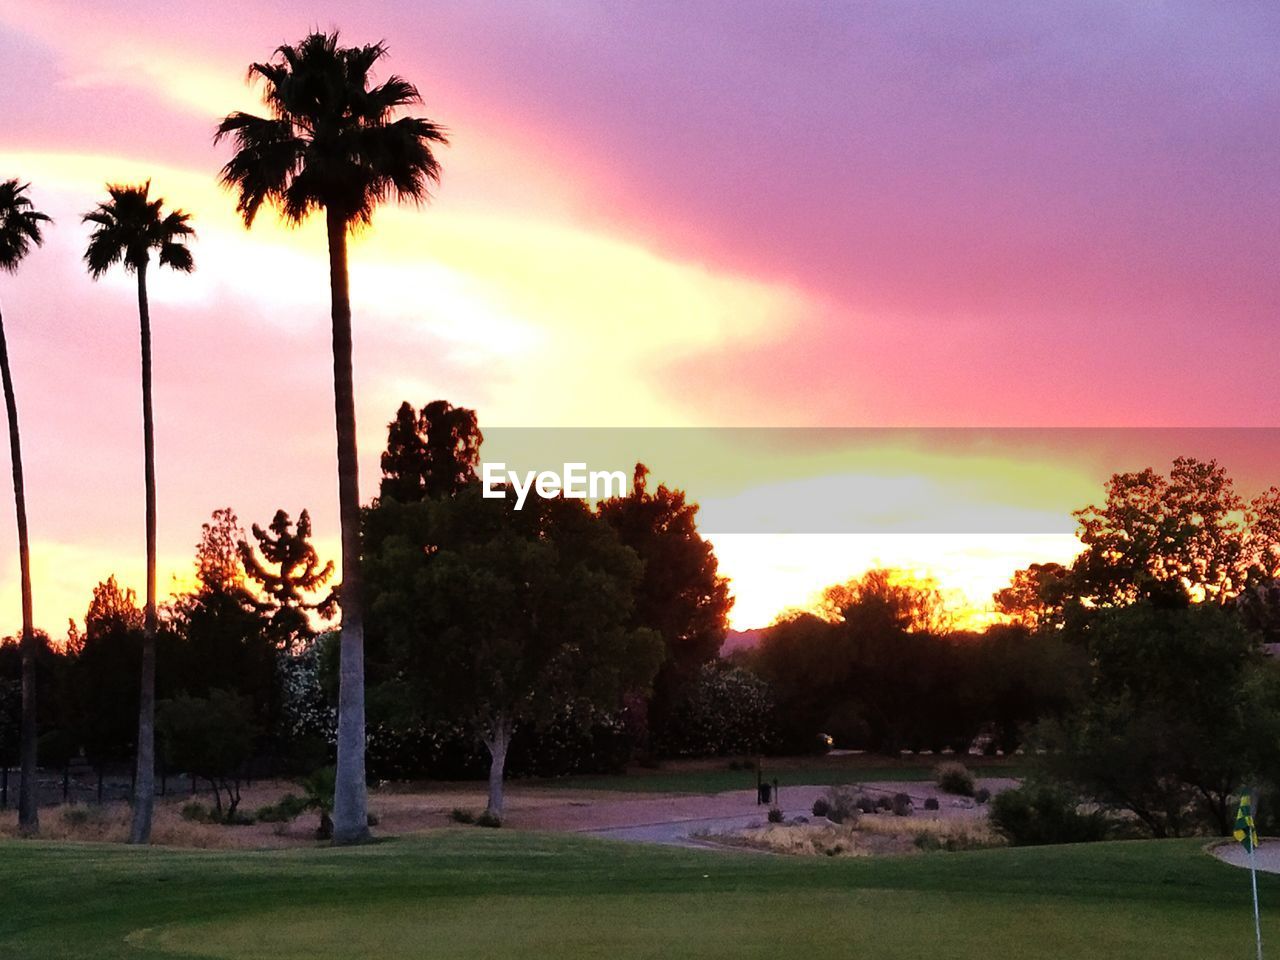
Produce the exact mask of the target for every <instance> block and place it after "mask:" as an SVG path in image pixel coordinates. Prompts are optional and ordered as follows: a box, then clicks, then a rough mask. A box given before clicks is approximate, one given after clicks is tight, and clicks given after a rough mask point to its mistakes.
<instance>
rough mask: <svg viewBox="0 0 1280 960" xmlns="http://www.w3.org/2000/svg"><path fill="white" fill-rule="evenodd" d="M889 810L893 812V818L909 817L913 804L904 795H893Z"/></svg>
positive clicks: (913, 807)
mask: <svg viewBox="0 0 1280 960" xmlns="http://www.w3.org/2000/svg"><path fill="white" fill-rule="evenodd" d="M890 809H891V810H893V815H894V816H895V817H909V816H911V811H912V810H914V809H915V804H914V803H912V801H911V798H910V797H909V796H907V795H906V794H905V793H895V794H894V795H893V801H892V802H891V804H890Z"/></svg>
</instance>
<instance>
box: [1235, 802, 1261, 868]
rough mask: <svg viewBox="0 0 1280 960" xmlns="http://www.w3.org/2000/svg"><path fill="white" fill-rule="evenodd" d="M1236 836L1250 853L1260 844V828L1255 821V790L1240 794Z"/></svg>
mask: <svg viewBox="0 0 1280 960" xmlns="http://www.w3.org/2000/svg"><path fill="white" fill-rule="evenodd" d="M1235 838H1236V840H1237V841H1238V842H1239V843H1240V845H1241V846H1242V847H1244V848H1245V850H1247V851H1248V852H1249V853H1253V848H1254V847H1256V846H1257V845H1258V830H1257V827H1256V826H1255V825H1254V822H1253V792H1252V791H1250V790H1246V791H1245V792H1244V793H1242V794H1240V809H1239V810H1238V811H1236V829H1235Z"/></svg>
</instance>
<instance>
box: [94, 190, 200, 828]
mask: <svg viewBox="0 0 1280 960" xmlns="http://www.w3.org/2000/svg"><path fill="white" fill-rule="evenodd" d="M150 192H151V181H150V180H148V181H147V182H146V183H144V184H142V185H141V186H118V185H111V184H108V186H107V193H109V194H110V196H111V199H109V200H107V201H106V202H105V203H100V204H98V206H97V207H96V208H95V209H94V210H92V211H90V212H89V213H86V214H85V216H84V222H85V223H92V224H94V229H93V233H92V234H91V235H90V237H89V246H88V248H87V249H86V250H85V254H84V262H85V265H86V266H87V267H88V268H89V275H90V276H92V277H93V279H95V280H97V279H98V278H99V277H101V276H102V275H103V274H104V273H106V272H107V270H109V269H110V268H111V267H113V266H115V265H116V264H122V265H123V266H124V268H125V270H126V271H128V272H130V273H133V274H136V275H137V278H138V320H139V323H140V326H141V331H142V446H143V472H144V476H145V483H146V498H147V606H146V612H145V614H144V618H143V640H142V687H141V692H140V695H139V698H138V757H137V776H136V777H135V779H134V792H133V823H132V825H131V826H130V829H129V842H130V843H147V842H149V841H150V839H151V811H152V807H153V806H154V804H155V773H156V764H155V739H156V459H155V431H154V425H153V422H152V416H151V311H150V309H149V307H148V305H147V265H148V264H149V263H150V262H151V256H152V254H153V253H154V254H155V255H156V260H157V261H158V262H159V264H160V266H162V267H171V268H173V269H174V270H181V271H182V272H183V273H190V272H191V271H192V270H194V269H195V262H194V261H193V260H192V259H191V251H190V250H189V249H188V248H187V246H186V244H187V241H188V240H190V239H191V238H192V237H193V236H194V235H195V231H194V230H192V229H191V227H190V226H189V225H188V223H187V221H188V220H189V219H190V215H189V214H186V213H183V212H182V211H181V210H174V211H172V212H170V213H167V214H166V213H165V212H164V200H162V199H161V198H159V197H157V198H155V199H154V200H153V199H151V198H150V196H149V194H150Z"/></svg>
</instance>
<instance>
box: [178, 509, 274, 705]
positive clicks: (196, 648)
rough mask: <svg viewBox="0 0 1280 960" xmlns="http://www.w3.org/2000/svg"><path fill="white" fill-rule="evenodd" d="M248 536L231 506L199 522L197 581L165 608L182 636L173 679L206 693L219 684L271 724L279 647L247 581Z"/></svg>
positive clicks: (193, 692)
mask: <svg viewBox="0 0 1280 960" xmlns="http://www.w3.org/2000/svg"><path fill="white" fill-rule="evenodd" d="M243 537H244V530H243V529H241V527H240V523H239V520H238V519H237V518H236V515H235V513H234V512H233V511H232V510H231V509H230V508H226V509H223V510H215V511H214V513H213V517H212V520H211V522H209V523H205V524H203V525H202V527H201V537H200V543H199V544H198V545H197V547H196V561H195V566H196V576H197V579H198V581H199V587H198V588H197V589H196V590H195V591H194V592H192V593H189V594H185V595H183V596H181V597H179V598H177V599H176V600H175V601H174V602H173V603H172V605H171V606H170V608H169V611H168V618H167V621H168V625H169V626H170V627H171V628H172V630H173V632H174V634H175V640H176V641H178V642H177V648H176V652H177V654H178V656H177V662H176V663H175V664H174V667H173V671H172V673H173V678H172V681H173V682H172V686H173V687H174V688H175V689H177V690H179V691H180V692H181V693H183V694H186V695H189V696H192V697H197V698H201V699H207V698H210V697H212V696H213V692H214V691H217V690H221V691H224V692H228V693H235V694H236V695H238V696H240V697H241V698H242V699H243V701H244V703H245V704H246V705H247V707H248V708H249V709H250V710H251V712H252V714H253V716H254V719H255V723H256V725H257V726H258V727H260V728H262V729H264V730H272V729H274V727H275V722H276V721H277V720H278V719H279V714H280V712H281V711H280V702H281V697H280V696H279V686H280V685H279V684H278V683H277V671H276V653H277V651H276V647H275V643H274V640H273V630H272V622H271V619H270V618H269V617H268V616H267V609H266V605H265V604H263V603H261V602H260V601H259V600H257V598H255V597H254V596H253V594H252V593H250V592H249V589H248V588H247V587H246V585H245V578H244V573H243V571H242V570H241V566H240V553H239V543H240V541H241V540H242V538H243Z"/></svg>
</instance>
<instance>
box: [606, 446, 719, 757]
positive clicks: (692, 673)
mask: <svg viewBox="0 0 1280 960" xmlns="http://www.w3.org/2000/svg"><path fill="white" fill-rule="evenodd" d="M648 474H649V471H648V469H647V468H646V467H645V466H644V464H641V463H637V464H636V468H635V479H634V482H633V484H632V490H631V493H630V495H628V496H625V497H614V498H611V499H609V500H604V501H602V502H601V503H600V506H599V513H600V517H601V518H602V519H603V520H604V521H605V522H606V523H607V524H609V526H611V527H612V528H613V529H614V530H615V531H616V532H617V534H618V539H620V540H621V541H622V543H623V544H624V545H626V546H628V547H630V548H631V549H632V550H634V551H635V552H636V554H637V555H638V556H639V557H640V559H641V561H642V562H643V563H644V574H643V576H642V578H641V581H640V586H639V589H638V590H637V592H636V604H635V612H634V614H633V623H634V624H635V625H636V626H637V627H647V628H649V629H652V630H655V631H657V632H658V634H659V635H660V636H661V637H662V640H663V644H664V655H663V662H662V667H661V669H660V670H659V672H658V676H657V678H656V679H655V681H654V692H653V697H652V699H651V700H650V703H649V728H650V731H651V732H652V734H653V735H654V737H655V738H656V739H657V741H658V743H659V744H661V742H662V741H663V740H664V739H667V738H668V737H669V736H674V737H675V738H677V739H678V738H679V736H680V733H679V731H677V730H674V729H672V725H673V723H675V721H676V713H677V712H678V711H679V709H680V703H681V701H682V700H683V699H684V698H686V697H687V696H689V695H690V694H691V693H692V690H693V687H694V685H695V684H696V682H697V679H698V675H699V670H700V669H701V668H702V666H703V665H704V664H707V663H709V662H711V661H712V660H714V659H715V657H716V655H717V654H718V653H719V652H720V646H721V644H723V643H724V637H725V633H726V631H727V630H728V617H729V611H730V610H731V609H732V607H733V597H732V596H731V595H730V594H729V582H728V580H726V579H725V578H724V577H722V576H720V574H719V569H718V565H717V562H716V555H715V552H714V551H713V550H712V547H711V544H710V543H708V542H707V541H706V540H704V539H703V538H702V536H701V534H699V533H698V527H697V517H698V505H697V504H695V503H690V502H689V501H688V500H687V499H686V498H685V494H684V491H682V490H674V489H671V488H670V487H667V486H666V485H665V484H661V485H659V486H658V489H657V490H655V491H650V489H649V487H648V483H647V479H648Z"/></svg>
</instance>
